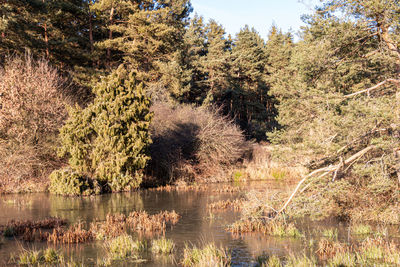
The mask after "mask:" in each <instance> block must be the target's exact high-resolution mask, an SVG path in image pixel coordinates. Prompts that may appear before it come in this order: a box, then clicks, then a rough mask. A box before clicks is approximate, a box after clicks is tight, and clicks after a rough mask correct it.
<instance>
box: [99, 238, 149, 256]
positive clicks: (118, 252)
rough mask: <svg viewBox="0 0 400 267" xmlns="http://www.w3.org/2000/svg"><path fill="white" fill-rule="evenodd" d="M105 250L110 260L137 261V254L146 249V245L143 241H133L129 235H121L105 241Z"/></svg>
mask: <svg viewBox="0 0 400 267" xmlns="http://www.w3.org/2000/svg"><path fill="white" fill-rule="evenodd" d="M105 248H106V249H107V253H108V254H109V255H108V256H109V258H110V259H112V260H124V259H127V258H133V259H138V258H139V254H138V253H139V252H143V251H144V250H145V249H146V244H145V243H144V242H143V241H139V240H133V238H132V236H130V235H122V236H118V237H116V238H114V239H111V240H109V241H107V243H106V244H105Z"/></svg>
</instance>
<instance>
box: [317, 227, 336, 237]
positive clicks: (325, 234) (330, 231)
mask: <svg viewBox="0 0 400 267" xmlns="http://www.w3.org/2000/svg"><path fill="white" fill-rule="evenodd" d="M321 234H322V236H323V237H326V238H328V239H330V240H335V239H337V237H338V230H337V229H336V228H335V229H334V228H329V229H324V230H322V233H321Z"/></svg>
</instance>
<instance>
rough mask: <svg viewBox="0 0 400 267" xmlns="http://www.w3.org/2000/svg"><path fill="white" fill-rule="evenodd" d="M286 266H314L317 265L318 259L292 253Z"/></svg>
mask: <svg viewBox="0 0 400 267" xmlns="http://www.w3.org/2000/svg"><path fill="white" fill-rule="evenodd" d="M285 266H286V267H313V266H317V260H316V259H315V258H314V257H307V255H305V254H303V255H302V256H294V255H290V256H289V257H288V258H287V262H286V265H285Z"/></svg>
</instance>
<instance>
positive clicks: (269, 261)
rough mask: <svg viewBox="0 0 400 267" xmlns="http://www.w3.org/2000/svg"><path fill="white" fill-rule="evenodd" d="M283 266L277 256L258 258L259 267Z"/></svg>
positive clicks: (257, 264) (261, 256)
mask: <svg viewBox="0 0 400 267" xmlns="http://www.w3.org/2000/svg"><path fill="white" fill-rule="evenodd" d="M282 265H283V263H282V261H281V259H280V258H279V257H277V256H276V255H271V256H269V255H260V256H258V257H257V258H256V266H257V267H281V266H282Z"/></svg>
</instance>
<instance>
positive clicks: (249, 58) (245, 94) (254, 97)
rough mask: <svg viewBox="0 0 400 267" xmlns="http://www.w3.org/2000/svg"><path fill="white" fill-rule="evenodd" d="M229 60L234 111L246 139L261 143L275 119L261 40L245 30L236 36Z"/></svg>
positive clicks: (250, 30) (249, 30) (264, 50)
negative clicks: (251, 138)
mask: <svg viewBox="0 0 400 267" xmlns="http://www.w3.org/2000/svg"><path fill="white" fill-rule="evenodd" d="M232 58H233V63H232V70H231V71H232V74H231V75H232V84H233V88H234V90H233V92H232V93H233V97H232V98H233V111H234V113H235V114H236V116H237V118H238V120H239V123H240V124H241V126H242V128H243V129H246V131H247V133H248V134H249V135H251V136H256V137H257V138H258V139H263V138H265V133H266V131H267V129H268V128H271V126H270V124H271V123H272V122H273V117H274V110H273V109H272V108H271V105H270V104H269V103H270V101H271V99H270V96H269V95H268V90H269V88H268V85H267V75H266V66H267V57H266V47H265V43H264V40H263V39H262V38H261V37H260V35H259V34H258V33H257V32H256V31H255V30H254V29H250V28H249V27H247V26H246V27H245V28H243V29H242V30H241V31H240V32H239V33H238V34H237V36H236V39H235V42H234V45H233V48H232ZM267 107H268V109H267Z"/></svg>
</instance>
